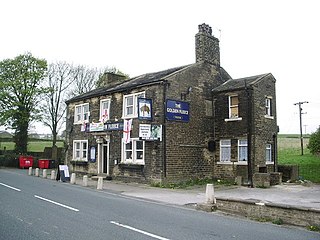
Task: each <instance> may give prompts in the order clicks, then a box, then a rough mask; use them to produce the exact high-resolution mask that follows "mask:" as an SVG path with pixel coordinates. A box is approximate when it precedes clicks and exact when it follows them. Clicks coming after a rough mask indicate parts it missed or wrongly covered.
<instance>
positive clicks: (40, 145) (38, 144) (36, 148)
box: [0, 141, 63, 152]
mask: <svg viewBox="0 0 320 240" xmlns="http://www.w3.org/2000/svg"><path fill="white" fill-rule="evenodd" d="M14 146H15V144H14V143H13V142H1V143H0V149H1V150H3V149H4V147H5V148H6V150H14ZM57 146H58V147H63V142H57ZM45 147H52V142H50V141H30V142H29V143H28V152H43V150H44V148H45Z"/></svg>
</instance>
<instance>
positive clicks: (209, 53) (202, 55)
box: [196, 23, 220, 66]
mask: <svg viewBox="0 0 320 240" xmlns="http://www.w3.org/2000/svg"><path fill="white" fill-rule="evenodd" d="M198 27H199V32H198V33H197V34H196V62H209V63H211V64H213V65H216V66H220V48H219V39H218V38H216V37H214V36H212V28H211V27H210V26H209V25H207V24H205V23H203V24H201V25H199V26H198Z"/></svg>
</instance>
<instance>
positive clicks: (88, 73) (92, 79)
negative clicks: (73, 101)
mask: <svg viewBox="0 0 320 240" xmlns="http://www.w3.org/2000/svg"><path fill="white" fill-rule="evenodd" d="M99 74H100V71H99V70H98V69H97V68H88V67H86V66H83V65H79V66H77V67H75V68H74V70H73V76H74V86H73V88H72V90H71V92H70V96H77V95H80V94H83V93H86V92H89V91H91V90H93V89H94V88H95V86H96V82H97V80H98V78H99Z"/></svg>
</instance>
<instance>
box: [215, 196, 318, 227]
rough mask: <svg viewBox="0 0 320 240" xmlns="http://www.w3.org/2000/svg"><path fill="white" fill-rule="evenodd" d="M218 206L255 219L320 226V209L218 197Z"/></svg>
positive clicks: (302, 225)
mask: <svg viewBox="0 0 320 240" xmlns="http://www.w3.org/2000/svg"><path fill="white" fill-rule="evenodd" d="M216 208H217V209H218V210H220V211H223V212H228V213H233V214H237V215H242V216H245V217H248V218H252V219H255V220H266V221H271V222H272V221H278V220H280V219H281V220H282V222H283V223H284V224H289V225H295V226H301V227H307V226H320V209H314V208H306V207H300V206H289V205H285V204H275V203H262V202H257V201H254V200H239V199H226V198H217V204H216Z"/></svg>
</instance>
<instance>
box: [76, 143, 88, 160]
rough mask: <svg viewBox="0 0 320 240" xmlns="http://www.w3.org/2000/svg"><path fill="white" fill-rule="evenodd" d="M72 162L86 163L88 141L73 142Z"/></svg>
mask: <svg viewBox="0 0 320 240" xmlns="http://www.w3.org/2000/svg"><path fill="white" fill-rule="evenodd" d="M73 160H75V161H88V140H74V141H73Z"/></svg>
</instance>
